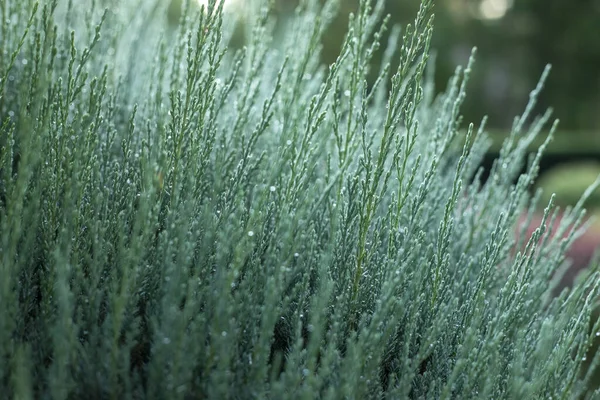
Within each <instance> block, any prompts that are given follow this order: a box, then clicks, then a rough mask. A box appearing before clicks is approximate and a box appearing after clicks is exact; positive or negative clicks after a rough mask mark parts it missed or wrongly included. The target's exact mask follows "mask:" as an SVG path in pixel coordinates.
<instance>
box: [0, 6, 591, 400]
mask: <svg viewBox="0 0 600 400" xmlns="http://www.w3.org/2000/svg"><path fill="white" fill-rule="evenodd" d="M108 3H109V10H108V11H106V12H104V11H102V10H98V9H97V7H95V2H94V1H91V0H90V1H89V2H82V3H81V4H78V5H77V7H73V4H72V2H67V1H66V0H65V1H61V2H58V3H57V1H56V0H55V1H48V2H43V3H41V4H40V5H39V6H38V5H37V4H33V2H32V1H3V2H2V3H1V4H2V8H1V9H0V11H1V13H2V15H1V17H2V18H1V21H0V24H1V26H0V42H1V43H2V44H3V46H2V51H3V53H2V58H1V59H0V60H1V62H0V79H1V81H0V96H1V98H0V146H1V147H0V276H1V277H2V279H0V393H3V394H5V395H6V396H8V397H14V398H22V399H26V398H33V397H35V398H53V399H78V398H86V397H89V398H99V399H102V398H114V399H118V398H157V399H166V398H169V399H177V398H179V399H192V398H213V399H225V398H256V399H265V398H272V399H283V398H304V399H317V398H328V399H338V398H356V399H368V398H373V399H379V398H390V399H417V398H427V399H433V398H461V399H467V398H494V399H500V398H511V399H519V398H521V399H536V398H538V399H550V398H555V399H557V398H574V397H576V396H578V395H580V394H584V389H585V387H586V382H585V380H586V379H587V378H586V375H585V374H583V373H580V368H579V367H580V365H581V363H582V360H583V359H584V358H585V357H586V354H588V347H589V345H590V344H591V342H592V339H593V338H594V337H595V335H596V333H595V332H597V331H598V326H593V327H592V330H591V332H590V330H589V329H588V328H589V327H588V325H589V324H590V312H591V304H592V299H594V298H595V297H596V296H597V294H598V291H599V284H600V280H599V276H598V273H597V272H596V271H595V270H592V271H590V272H589V276H588V277H587V279H584V280H583V281H582V283H581V284H580V285H578V286H576V287H574V288H573V289H572V290H571V291H564V292H563V293H562V294H561V295H560V296H559V297H557V298H553V297H551V296H550V295H549V294H550V292H551V290H552V282H553V280H552V279H551V278H552V277H553V275H554V274H555V271H556V270H557V269H559V267H560V266H561V263H562V260H563V258H564V253H565V249H566V247H567V246H568V244H569V243H570V242H571V241H572V240H573V239H574V238H575V237H576V236H577V235H578V234H580V233H581V231H580V229H579V225H580V223H579V221H580V220H581V217H582V213H581V211H580V208H581V203H579V204H578V205H577V206H576V207H575V208H574V209H573V210H567V212H566V214H565V217H564V218H563V219H562V222H561V229H564V230H570V232H571V233H570V234H569V235H567V239H563V235H556V236H555V237H554V238H552V239H551V238H549V237H548V236H547V235H545V231H544V223H545V222H546V220H547V219H552V218H553V215H555V211H554V209H553V208H552V205H551V204H550V205H549V206H548V207H547V208H546V212H545V219H544V223H543V224H542V226H541V227H540V229H539V230H538V231H536V233H535V234H534V235H533V237H532V239H531V240H530V241H528V242H527V243H523V241H524V239H523V237H522V236H519V235H516V236H515V235H514V225H515V222H516V221H517V219H518V217H519V215H520V214H521V213H522V212H524V211H525V212H527V211H528V210H529V212H530V213H531V212H533V210H534V209H535V206H536V201H535V199H534V200H531V199H530V198H529V195H528V191H527V189H528V188H529V187H530V186H531V185H532V183H533V180H534V178H535V176H536V174H537V166H538V163H539V159H540V157H541V154H542V150H540V151H539V152H538V153H537V154H536V155H535V157H532V158H530V159H529V160H526V159H525V158H526V151H525V150H526V149H527V147H528V145H529V143H531V141H532V140H534V138H535V137H536V135H537V134H538V133H539V132H540V130H541V129H542V127H543V126H544V124H545V123H546V122H548V120H549V119H550V114H549V113H547V114H545V115H543V116H542V117H540V118H533V121H532V122H530V120H531V119H532V118H531V116H530V114H531V110H532V108H533V106H534V104H535V101H536V99H537V95H538V93H539V91H540V88H541V84H540V86H539V87H538V88H536V90H535V91H534V92H533V93H532V95H531V98H530V105H529V106H528V107H527V109H526V110H525V112H524V114H523V115H522V116H520V117H519V118H517V119H516V120H515V124H514V127H513V130H512V133H511V136H510V138H509V139H508V140H507V141H506V142H505V144H504V146H503V148H502V151H501V154H500V157H499V159H498V161H497V163H496V164H495V166H494V169H493V170H492V171H491V178H490V179H489V180H488V181H486V182H485V183H483V182H481V180H480V179H479V177H480V173H481V170H480V169H479V168H478V165H479V163H480V162H481V159H482V157H483V155H484V153H485V151H486V148H487V146H489V140H488V138H487V134H486V132H485V129H484V124H482V125H481V126H480V127H479V128H474V127H473V125H469V126H468V132H469V133H468V135H467V139H466V141H465V142H462V143H461V141H459V140H458V139H459V138H460V137H461V136H460V134H459V129H461V128H463V124H462V121H461V117H460V106H461V104H462V102H463V100H464V98H465V87H466V82H467V80H468V76H469V73H470V71H471V63H469V65H468V66H467V67H466V68H465V69H460V68H459V69H457V72H456V74H455V77H454V78H453V79H452V81H451V82H449V85H448V88H447V89H446V91H445V92H444V93H443V95H441V96H434V92H433V88H432V85H431V84H430V83H429V82H431V80H429V79H425V78H424V75H427V71H428V69H427V68H426V65H427V61H428V54H429V45H430V38H431V33H432V18H431V17H430V14H431V7H432V4H431V1H427V0H426V1H423V4H422V6H421V9H420V11H419V13H418V15H417V16H416V18H415V21H414V23H413V24H412V25H411V26H407V27H405V29H404V30H403V31H402V32H403V33H402V37H400V34H399V31H397V30H394V31H393V32H394V35H392V38H393V40H391V41H390V43H389V44H388V46H387V50H386V53H385V54H386V60H385V61H386V62H384V64H383V65H384V66H385V65H388V62H389V61H390V60H391V59H399V60H400V63H399V67H398V69H397V70H394V71H391V70H390V68H388V67H384V68H382V69H381V71H380V72H379V76H380V79H379V80H378V81H377V84H376V85H375V86H374V87H370V88H369V89H368V86H367V84H366V82H365V77H366V76H367V74H368V73H369V66H370V60H371V57H372V55H373V53H374V51H375V50H376V49H377V47H378V46H379V45H380V44H379V42H378V39H379V38H380V36H381V30H383V29H385V23H384V24H382V23H381V18H380V17H381V15H380V14H381V10H382V6H381V5H382V3H381V2H378V3H377V4H375V5H374V6H373V7H372V8H371V7H370V6H369V2H368V1H363V2H362V7H361V11H360V12H359V13H358V14H357V15H356V16H354V17H353V18H351V20H350V24H349V30H348V34H347V36H346V39H345V41H344V45H343V48H342V51H341V54H340V56H339V57H338V59H337V60H336V62H335V63H334V64H332V65H330V66H328V67H325V66H323V65H321V64H320V62H319V48H320V36H321V34H322V33H323V31H324V29H325V28H326V27H327V24H328V23H329V22H330V21H331V20H332V18H333V16H334V14H335V9H336V2H335V1H330V2H328V3H327V4H326V5H325V6H324V7H323V8H320V7H319V6H318V5H317V4H315V3H317V2H316V1H306V2H304V3H303V4H304V5H303V6H302V7H301V8H299V9H298V11H297V15H296V17H295V18H294V19H292V20H290V21H288V23H289V24H290V29H289V30H288V32H287V34H286V36H285V37H284V38H283V39H282V40H281V41H277V42H274V41H273V40H272V35H271V29H272V26H273V22H272V20H271V18H270V14H269V11H268V9H266V8H264V7H256V8H255V9H254V14H253V15H252V17H251V20H252V21H254V22H253V23H252V24H251V26H250V28H249V30H248V32H247V33H246V37H247V39H248V44H247V47H245V48H243V49H241V50H239V51H236V52H235V53H233V54H230V52H228V51H227V43H228V39H229V37H230V35H232V34H233V31H234V26H230V24H227V23H226V22H227V20H224V19H223V14H222V12H220V10H218V9H215V8H214V7H209V9H208V10H205V11H203V12H200V13H193V12H192V11H190V12H188V13H184V14H183V15H186V16H187V18H185V19H184V20H182V21H181V24H180V25H179V28H178V31H177V32H172V31H166V32H165V33H164V35H163V36H162V40H160V38H159V33H158V32H160V29H161V26H164V21H162V20H160V18H158V17H157V16H160V15H164V12H163V11H164V8H161V7H164V6H163V5H161V4H160V3H157V4H158V6H157V7H158V8H156V7H155V6H154V5H153V4H150V5H146V4H145V3H144V2H140V4H135V5H130V6H125V5H122V4H121V5H118V4H119V2H118V1H113V2H108ZM157 10H158V11H157ZM65 27H66V28H65ZM71 29H74V31H71ZM397 45H398V46H397ZM545 75H546V74H544V77H545ZM388 76H392V78H391V86H390V87H387V82H388V80H387V79H386V77H388ZM542 81H543V79H542ZM550 138H551V136H549V137H548V139H547V140H546V142H545V144H546V143H547V142H548V140H550ZM545 144H544V146H545ZM526 162H527V165H528V169H527V171H528V172H527V174H524V175H522V176H520V177H518V179H516V181H517V183H516V184H513V183H512V182H513V181H514V179H515V178H517V176H516V175H517V174H519V171H520V169H521V166H522V165H523V163H526ZM538 195H539V193H538ZM538 197H539V196H537V197H536V198H538ZM515 246H517V248H519V249H523V251H522V252H518V253H516V254H515V251H513V250H512V249H514V248H515ZM597 362H598V359H594V360H592V362H591V364H592V366H593V365H595V364H596V363H597ZM591 370H593V368H590V371H591Z"/></svg>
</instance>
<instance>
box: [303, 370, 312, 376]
mask: <svg viewBox="0 0 600 400" xmlns="http://www.w3.org/2000/svg"><path fill="white" fill-rule="evenodd" d="M309 373H310V371H309V370H308V368H304V369H303V370H302V375H304V376H308V374H309Z"/></svg>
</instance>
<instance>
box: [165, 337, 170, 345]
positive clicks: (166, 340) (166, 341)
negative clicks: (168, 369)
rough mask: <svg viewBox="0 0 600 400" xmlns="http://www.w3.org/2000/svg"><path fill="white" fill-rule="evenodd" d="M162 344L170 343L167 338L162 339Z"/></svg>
mask: <svg viewBox="0 0 600 400" xmlns="http://www.w3.org/2000/svg"><path fill="white" fill-rule="evenodd" d="M163 343H164V344H170V343H171V339H169V338H168V337H165V338H163Z"/></svg>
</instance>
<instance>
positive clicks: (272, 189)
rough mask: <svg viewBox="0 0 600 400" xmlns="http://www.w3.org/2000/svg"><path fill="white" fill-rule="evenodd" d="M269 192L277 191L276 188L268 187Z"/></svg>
mask: <svg viewBox="0 0 600 400" xmlns="http://www.w3.org/2000/svg"><path fill="white" fill-rule="evenodd" d="M269 190H270V191H271V192H274V191H275V190H277V188H276V187H275V186H271V187H269Z"/></svg>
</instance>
